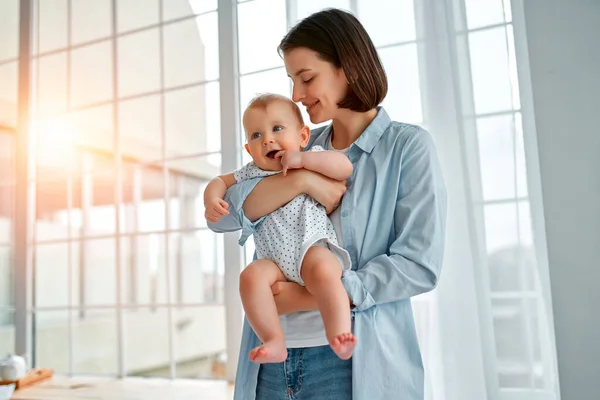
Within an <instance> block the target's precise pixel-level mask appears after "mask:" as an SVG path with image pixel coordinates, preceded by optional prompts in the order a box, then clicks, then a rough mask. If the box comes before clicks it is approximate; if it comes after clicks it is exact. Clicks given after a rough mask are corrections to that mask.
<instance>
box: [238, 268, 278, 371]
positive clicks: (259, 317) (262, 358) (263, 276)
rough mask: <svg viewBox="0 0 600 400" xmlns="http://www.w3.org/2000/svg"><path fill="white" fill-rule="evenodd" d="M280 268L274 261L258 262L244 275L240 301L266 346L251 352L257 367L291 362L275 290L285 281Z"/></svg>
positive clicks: (242, 275) (241, 282) (247, 269)
mask: <svg viewBox="0 0 600 400" xmlns="http://www.w3.org/2000/svg"><path fill="white" fill-rule="evenodd" d="M285 280H286V279H285V276H283V273H282V272H281V271H280V270H279V267H278V266H277V264H275V263H274V262H273V261H271V260H256V261H254V262H252V263H251V264H250V265H248V266H247V267H246V268H245V269H244V270H243V271H242V273H241V275H240V297H241V298H242V304H243V306H244V311H245V312H246V318H248V322H249V323H250V326H252V329H254V332H256V335H257V336H258V337H259V339H260V340H261V341H262V342H263V344H262V345H261V346H258V347H256V348H255V349H253V350H252V351H251V352H250V360H251V361H254V362H257V363H278V362H283V361H285V359H286V358H287V349H286V347H285V337H284V335H283V329H282V328H281V324H280V322H279V315H278V313H277V307H276V306H275V300H274V299H273V293H272V292H271V286H272V285H273V284H274V283H275V282H277V281H285Z"/></svg>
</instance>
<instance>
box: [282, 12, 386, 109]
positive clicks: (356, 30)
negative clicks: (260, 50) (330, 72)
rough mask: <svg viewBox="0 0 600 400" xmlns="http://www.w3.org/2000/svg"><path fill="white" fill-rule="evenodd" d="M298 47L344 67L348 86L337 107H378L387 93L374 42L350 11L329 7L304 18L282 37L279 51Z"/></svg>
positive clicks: (383, 72)
mask: <svg viewBox="0 0 600 400" xmlns="http://www.w3.org/2000/svg"><path fill="white" fill-rule="evenodd" d="M299 47H305V48H308V49H310V50H312V51H314V52H316V53H317V54H318V55H319V57H320V58H321V59H322V60H324V61H328V62H330V63H331V64H333V65H334V66H335V67H336V68H342V69H343V71H344V73H345V74H346V79H347V80H348V86H349V88H348V93H347V94H346V97H345V98H344V99H343V100H342V101H341V102H339V103H338V107H340V108H348V109H350V110H353V111H359V112H365V111H369V110H372V109H373V108H375V107H377V106H378V105H379V104H380V103H381V102H382V101H383V99H384V98H385V96H386V95H387V90H388V81H387V76H386V74H385V70H384V69H383V65H382V63H381V60H380V59H379V55H378V54H377V50H376V49H375V45H374V44H373V41H372V40H371V38H370V37H369V34H368V33H367V31H366V30H365V28H364V27H363V26H362V24H361V23H360V21H359V20H358V19H357V18H356V17H355V16H354V15H352V14H350V13H349V12H346V11H342V10H339V9H335V8H328V9H325V10H322V11H319V12H316V13H314V14H312V15H310V16H308V17H306V18H304V19H303V20H301V21H300V22H298V23H297V24H296V26H294V27H293V28H292V29H291V30H290V31H289V32H288V33H287V34H286V35H285V36H284V37H283V39H282V40H281V43H280V44H279V47H278V51H279V54H280V55H282V56H283V54H285V53H286V52H288V51H290V50H293V49H296V48H299Z"/></svg>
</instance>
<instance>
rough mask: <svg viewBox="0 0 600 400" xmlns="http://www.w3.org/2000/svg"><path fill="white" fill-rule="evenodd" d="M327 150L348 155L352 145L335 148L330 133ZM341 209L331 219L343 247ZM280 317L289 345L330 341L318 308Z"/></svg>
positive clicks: (317, 343) (316, 343)
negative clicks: (340, 148)
mask: <svg viewBox="0 0 600 400" xmlns="http://www.w3.org/2000/svg"><path fill="white" fill-rule="evenodd" d="M325 150H333V151H337V152H340V153H343V154H344V155H346V156H348V152H349V151H350V147H347V148H345V149H343V150H338V149H335V148H333V146H332V144H331V135H330V136H329V140H328V141H327V147H326V149H325ZM340 209H341V207H338V208H336V209H335V210H334V211H333V212H332V213H331V214H329V219H330V220H331V222H332V223H333V228H334V230H335V233H336V235H337V239H338V244H339V245H340V246H342V247H343V246H344V238H343V237H342V220H341V215H340ZM279 319H280V321H281V325H282V326H283V332H284V333H285V340H286V346H287V347H289V348H295V347H317V346H324V345H327V344H329V342H327V337H326V336H325V326H324V325H323V320H322V319H321V313H320V312H319V311H318V310H315V311H306V312H300V313H295V314H290V315H284V316H281V317H280V318H279Z"/></svg>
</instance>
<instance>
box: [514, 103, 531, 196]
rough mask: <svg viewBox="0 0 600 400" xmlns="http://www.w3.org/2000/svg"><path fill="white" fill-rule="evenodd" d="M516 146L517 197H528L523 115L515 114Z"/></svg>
mask: <svg viewBox="0 0 600 400" xmlns="http://www.w3.org/2000/svg"><path fill="white" fill-rule="evenodd" d="M515 140H516V143H515V146H516V168H517V196H519V197H527V195H528V194H529V189H528V187H527V162H526V160H525V144H524V142H523V121H522V117H521V113H516V114H515Z"/></svg>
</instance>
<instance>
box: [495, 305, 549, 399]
mask: <svg viewBox="0 0 600 400" xmlns="http://www.w3.org/2000/svg"><path fill="white" fill-rule="evenodd" d="M533 301H535V300H533ZM492 313H493V315H494V322H493V324H494V338H495V341H496V355H497V357H498V373H499V381H500V382H499V383H500V387H502V388H531V387H533V371H534V368H535V365H534V363H535V364H538V365H539V363H540V361H541V360H540V359H539V358H538V359H535V358H537V357H535V353H537V354H538V355H539V354H540V350H539V345H535V344H534V343H535V342H538V343H539V338H534V337H533V335H532V334H533V333H534V332H535V331H534V330H533V329H532V328H533V324H532V322H535V321H536V320H537V318H535V319H533V318H532V317H533V315H532V314H533V313H535V308H534V307H532V304H531V300H529V301H524V300H522V299H497V300H492ZM536 325H537V324H536ZM536 331H537V330H536ZM534 347H538V349H537V351H535V350H534ZM535 369H537V368H535Z"/></svg>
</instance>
